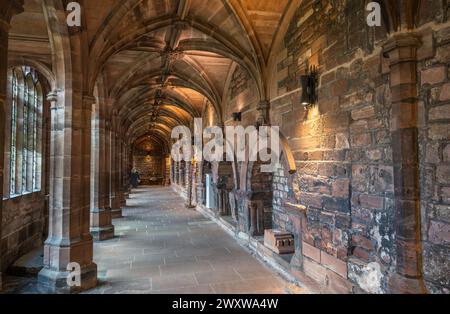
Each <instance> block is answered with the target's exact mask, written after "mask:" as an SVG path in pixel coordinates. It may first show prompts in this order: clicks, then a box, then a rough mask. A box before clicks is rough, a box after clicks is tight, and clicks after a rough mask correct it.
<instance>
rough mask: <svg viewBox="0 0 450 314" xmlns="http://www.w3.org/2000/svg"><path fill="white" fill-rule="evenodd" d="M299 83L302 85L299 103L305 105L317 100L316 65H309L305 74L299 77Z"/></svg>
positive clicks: (307, 105) (312, 103)
mask: <svg viewBox="0 0 450 314" xmlns="http://www.w3.org/2000/svg"><path fill="white" fill-rule="evenodd" d="M300 83H301V85H302V98H301V100H300V102H301V104H302V105H303V106H305V107H309V106H312V105H314V104H315V103H316V102H317V100H318V97H317V86H318V84H317V83H318V80H317V69H316V67H314V66H312V67H310V68H309V69H308V70H307V71H306V74H305V75H302V76H301V77H300Z"/></svg>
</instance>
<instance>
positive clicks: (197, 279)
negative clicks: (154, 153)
mask: <svg viewBox="0 0 450 314" xmlns="http://www.w3.org/2000/svg"><path fill="white" fill-rule="evenodd" d="M123 214H124V218H122V219H118V220H115V221H114V225H115V227H116V237H115V238H114V239H112V240H109V241H104V242H100V243H96V244H95V247H94V261H95V262H96V263H97V265H98V277H99V281H100V282H99V286H98V287H97V288H95V289H93V290H90V291H87V292H85V293H89V294H115V293H126V294H158V293H164V294H214V293H217V294H230V293H236V294H281V293H290V291H292V290H291V289H290V288H289V287H290V284H289V283H288V282H286V281H284V280H283V279H282V278H281V277H280V276H278V275H277V274H276V273H275V272H274V271H272V270H271V269H269V268H268V267H266V266H265V265H264V264H262V263H261V262H260V261H258V260H257V259H256V258H255V257H253V256H252V255H251V254H250V253H249V252H248V251H247V250H245V249H244V248H242V247H241V246H240V245H239V244H238V243H237V242H236V240H235V239H234V238H232V237H231V236H230V235H228V234H227V233H225V231H223V230H222V229H221V228H220V227H219V226H217V225H216V224H215V223H213V222H211V221H210V220H208V219H207V218H205V217H203V216H202V215H201V214H200V213H198V212H196V211H194V210H189V209H186V208H185V207H184V202H183V200H182V199H181V198H180V197H179V196H178V195H176V194H175V193H174V192H173V191H172V190H171V189H170V188H160V187H151V188H149V187H145V188H140V189H137V190H134V191H133V194H132V195H131V197H130V199H129V200H128V201H127V208H125V209H124V211H123ZM35 286H36V283H35V279H19V278H16V277H7V278H6V283H5V289H6V291H7V292H9V293H35V291H36V289H35ZM296 292H298V290H297V291H296Z"/></svg>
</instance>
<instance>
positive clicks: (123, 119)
mask: <svg viewBox="0 0 450 314" xmlns="http://www.w3.org/2000/svg"><path fill="white" fill-rule="evenodd" d="M43 2H44V1H43V0H26V1H25V13H23V14H21V15H19V16H17V17H16V18H15V19H14V20H13V27H12V31H11V38H10V49H11V51H12V53H13V54H15V55H16V56H21V55H26V56H29V57H30V58H31V59H33V58H34V59H38V60H40V61H42V62H43V63H45V64H47V65H51V62H52V60H51V48H50V44H49V40H48V32H47V28H46V22H45V21H46V20H45V14H44V12H45V8H44V9H43ZM299 2H300V1H295V0H277V1H273V0H127V1H116V0H96V1H84V2H81V1H80V3H81V5H82V7H83V14H84V16H85V18H84V25H83V30H84V31H85V34H86V37H87V42H88V43H87V44H88V45H89V62H90V63H89V66H88V69H89V70H88V71H89V80H88V81H87V83H86V84H87V89H88V90H94V87H95V86H96V84H97V83H98V81H99V77H102V80H101V81H102V82H103V85H104V86H103V88H104V89H105V90H106V95H107V97H108V99H112V100H113V104H112V106H113V108H112V111H113V112H114V113H115V114H117V115H118V116H119V118H120V123H121V125H122V126H123V128H124V130H125V131H126V132H127V134H128V135H129V137H130V138H131V139H132V140H136V141H142V139H143V138H151V139H152V140H155V141H157V142H160V143H161V144H164V145H166V144H167V143H168V140H169V139H170V132H171V130H172V128H173V127H175V126H177V125H180V124H185V125H188V124H189V123H190V121H191V120H192V118H194V117H200V116H201V115H202V112H203V111H204V109H205V106H207V105H210V106H212V107H213V108H214V109H215V111H216V114H217V116H218V117H219V119H221V118H222V117H221V116H222V108H221V106H222V105H223V98H224V95H225V94H226V90H225V89H226V88H227V86H226V82H227V78H228V76H229V75H231V74H232V73H230V69H231V68H232V66H233V64H234V63H238V64H239V65H240V66H242V67H244V68H245V69H246V70H247V71H248V72H249V73H250V75H251V76H252V77H253V78H254V79H255V80H256V81H257V80H261V77H262V73H263V71H264V67H265V66H266V63H267V60H268V58H269V56H270V54H271V49H272V46H273V42H274V38H275V35H276V33H277V30H278V28H279V26H280V23H281V22H282V21H283V15H284V14H285V11H286V10H287V8H288V6H289V5H292V3H299ZM30 21H31V24H32V25H33V26H36V27H30ZM257 86H261V84H259V85H258V84H257ZM259 92H260V93H262V91H259Z"/></svg>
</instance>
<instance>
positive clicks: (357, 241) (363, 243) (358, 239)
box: [352, 234, 373, 251]
mask: <svg viewBox="0 0 450 314" xmlns="http://www.w3.org/2000/svg"><path fill="white" fill-rule="evenodd" d="M352 244H353V245H354V246H359V247H362V248H364V249H366V250H368V251H371V250H373V243H372V241H371V240H370V239H368V238H366V237H363V236H362V235H359V234H357V235H353V236H352Z"/></svg>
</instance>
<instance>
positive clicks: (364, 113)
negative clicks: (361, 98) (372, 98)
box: [352, 106, 375, 120]
mask: <svg viewBox="0 0 450 314" xmlns="http://www.w3.org/2000/svg"><path fill="white" fill-rule="evenodd" d="M373 116H375V108H374V107H373V106H368V107H364V108H362V109H357V110H353V111H352V118H353V120H363V119H368V118H372V117H373Z"/></svg>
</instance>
